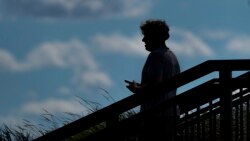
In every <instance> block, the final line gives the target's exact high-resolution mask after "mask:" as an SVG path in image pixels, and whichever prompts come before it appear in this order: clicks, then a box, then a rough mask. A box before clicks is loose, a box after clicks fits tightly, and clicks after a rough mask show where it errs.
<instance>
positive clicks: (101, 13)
mask: <svg viewBox="0 0 250 141" xmlns="http://www.w3.org/2000/svg"><path fill="white" fill-rule="evenodd" d="M249 3H250V2H249V1H248V0H219V1H218V0H206V1H205V0H188V1H187V0H71V1H69V0H0V93H1V97H0V103H1V106H0V124H1V123H20V122H22V119H29V120H32V119H36V118H37V117H39V116H40V114H41V113H43V109H46V110H48V111H49V112H51V113H63V112H72V113H77V114H83V113H85V112H86V109H87V108H86V107H84V106H83V105H81V104H79V102H78V101H79V99H78V98H77V96H79V97H81V98H83V99H87V100H90V101H95V102H98V103H100V104H102V106H101V107H104V106H106V105H109V104H111V103H112V102H114V101H118V100H120V99H122V98H125V97H127V96H129V95H131V93H130V92H129V91H128V90H127V89H126V87H125V85H126V84H125V83H124V80H125V79H128V80H136V81H140V75H141V69H142V67H143V64H144V61H145V59H146V57H147V54H148V52H146V51H145V50H144V47H143V43H142V42H141V39H142V35H141V33H140V30H139V25H140V24H141V22H143V21H144V20H146V19H150V18H154V19H163V20H166V21H167V23H168V25H169V26H170V35H171V37H170V39H169V40H168V41H167V42H166V44H167V45H168V46H169V48H170V49H172V50H173V52H174V53H175V54H176V56H177V57H178V58H179V61H180V64H181V69H182V71H184V70H186V69H188V68H191V67H193V66H195V65H197V64H199V63H202V62H204V61H206V60H210V59H248V58H249V55H250V47H249V45H250V26H249V25H250V4H249ZM104 90H105V91H107V92H108V94H107V93H106V92H105V91H104ZM109 95H110V96H111V97H112V98H113V99H107V98H105V97H108V96H109Z"/></svg>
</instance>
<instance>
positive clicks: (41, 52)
mask: <svg viewBox="0 0 250 141" xmlns="http://www.w3.org/2000/svg"><path fill="white" fill-rule="evenodd" d="M47 67H57V68H61V69H70V70H72V71H73V72H74V76H73V78H81V79H82V80H81V81H80V82H81V84H82V87H85V86H84V85H87V84H88V85H89V84H92V85H93V86H95V85H102V86H104V87H106V86H111V84H112V81H111V79H110V78H109V76H108V75H107V74H105V73H104V72H102V71H101V70H100V68H98V63H97V62H96V61H95V59H94V58H93V56H92V54H91V53H90V52H89V50H88V49H87V47H86V45H84V44H83V43H82V42H81V41H79V40H77V39H72V40H70V41H68V42H46V43H43V44H41V45H40V46H38V47H36V48H34V49H33V50H31V51H30V52H28V53H27V55H26V57H25V58H24V59H23V60H20V61H18V60H17V59H16V58H15V57H14V56H13V55H12V54H11V53H10V52H8V51H6V50H0V68H1V69H2V70H7V71H12V72H26V71H34V70H36V69H44V68H47ZM90 71H91V72H92V76H93V77H94V80H95V81H91V83H89V82H88V81H89V78H87V77H82V76H83V75H84V76H85V75H86V74H85V73H87V74H88V73H89V72H90ZM95 73H96V74H95ZM98 77H100V78H98ZM85 79H87V80H85ZM78 82H79V81H78ZM94 82H96V83H97V84H95V83H94Z"/></svg>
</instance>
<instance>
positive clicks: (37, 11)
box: [0, 0, 151, 19]
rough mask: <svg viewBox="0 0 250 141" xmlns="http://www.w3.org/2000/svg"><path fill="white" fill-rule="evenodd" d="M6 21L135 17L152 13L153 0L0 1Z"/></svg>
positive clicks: (1, 10)
mask: <svg viewBox="0 0 250 141" xmlns="http://www.w3.org/2000/svg"><path fill="white" fill-rule="evenodd" d="M0 4H1V5H0V13H1V14H2V15H1V14H0V16H2V17H4V18H22V17H35V18H46V19H48V18H49V19H62V18H63V19H65V18H100V17H114V16H117V17H121V16H123V17H124V16H125V17H135V16H138V15H141V14H143V13H145V12H147V11H148V10H149V7H150V5H151V0H115V1H114V0H0Z"/></svg>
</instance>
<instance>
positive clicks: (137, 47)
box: [93, 33, 147, 56]
mask: <svg viewBox="0 0 250 141" xmlns="http://www.w3.org/2000/svg"><path fill="white" fill-rule="evenodd" d="M93 40H94V42H96V43H97V44H98V46H100V47H101V48H100V49H101V50H102V51H103V52H106V53H107V52H110V53H119V54H124V55H138V56H146V55H147V52H146V51H145V48H144V45H143V43H142V41H141V37H139V36H132V37H126V36H124V35H121V34H118V33H113V34H110V35H102V34H99V35H97V36H96V37H94V39H93Z"/></svg>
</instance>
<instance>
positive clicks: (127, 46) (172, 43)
mask: <svg viewBox="0 0 250 141" xmlns="http://www.w3.org/2000/svg"><path fill="white" fill-rule="evenodd" d="M172 36H173V37H175V36H176V37H179V39H177V38H173V39H172V38H170V39H169V40H168V41H167V45H168V46H169V47H170V48H171V49H172V50H173V51H174V52H175V53H176V54H179V55H183V56H186V57H196V56H205V57H212V56H214V55H215V53H214V52H213V50H212V49H211V47H210V46H209V45H208V44H207V43H205V42H204V41H203V40H202V39H201V38H200V37H198V36H196V35H195V34H194V33H192V32H190V31H186V30H181V29H178V28H174V29H173V35H172ZM93 40H94V42H95V43H96V44H98V46H99V47H101V48H100V49H101V50H102V51H103V52H105V53H119V54H123V55H129V56H130V55H137V56H146V55H147V54H148V52H147V51H146V50H145V48H144V43H143V42H142V37H140V36H139V35H134V36H131V37H128V36H124V35H122V34H118V33H113V34H109V35H102V34H99V35H97V36H96V37H94V38H93Z"/></svg>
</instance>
